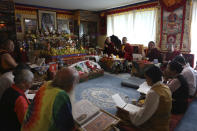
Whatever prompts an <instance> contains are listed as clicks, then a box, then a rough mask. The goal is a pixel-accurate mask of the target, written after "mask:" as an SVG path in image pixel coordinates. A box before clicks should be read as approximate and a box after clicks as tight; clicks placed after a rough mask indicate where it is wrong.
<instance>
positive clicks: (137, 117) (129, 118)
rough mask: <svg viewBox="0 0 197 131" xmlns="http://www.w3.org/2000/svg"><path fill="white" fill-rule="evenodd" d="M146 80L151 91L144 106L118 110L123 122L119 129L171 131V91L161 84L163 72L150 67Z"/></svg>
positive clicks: (146, 72)
mask: <svg viewBox="0 0 197 131" xmlns="http://www.w3.org/2000/svg"><path fill="white" fill-rule="evenodd" d="M145 78H146V82H147V84H148V85H149V86H151V89H150V90H149V91H148V92H147V95H146V99H145V103H144V105H143V106H142V107H138V109H135V110H133V109H132V108H133V107H135V105H132V104H127V105H131V106H130V108H126V109H125V108H118V110H117V116H118V117H120V118H121V119H122V120H123V122H122V123H120V124H119V127H120V128H123V130H124V128H125V126H126V127H127V128H131V129H133V130H138V131H139V130H140V131H169V120H170V113H171V108H172V97H171V91H170V89H169V88H168V87H167V86H166V85H164V84H163V83H162V82H161V80H162V72H161V70H160V69H159V68H158V67H156V66H151V67H149V68H148V69H147V70H146V71H145ZM135 108H136V107H135Z"/></svg>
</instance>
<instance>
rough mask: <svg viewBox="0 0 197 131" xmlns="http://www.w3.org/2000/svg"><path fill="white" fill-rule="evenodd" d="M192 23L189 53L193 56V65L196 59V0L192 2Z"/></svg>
mask: <svg viewBox="0 0 197 131" xmlns="http://www.w3.org/2000/svg"><path fill="white" fill-rule="evenodd" d="M192 2H193V4H192V22H191V53H192V54H194V64H195V65H196V58H197V37H196V34H197V30H196V29H197V0H193V1H192Z"/></svg>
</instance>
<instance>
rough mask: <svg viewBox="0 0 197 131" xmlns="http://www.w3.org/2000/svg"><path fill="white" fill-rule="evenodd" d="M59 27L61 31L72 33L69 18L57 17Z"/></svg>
mask: <svg viewBox="0 0 197 131" xmlns="http://www.w3.org/2000/svg"><path fill="white" fill-rule="evenodd" d="M57 28H58V32H59V33H67V34H70V29H69V20H66V19H57Z"/></svg>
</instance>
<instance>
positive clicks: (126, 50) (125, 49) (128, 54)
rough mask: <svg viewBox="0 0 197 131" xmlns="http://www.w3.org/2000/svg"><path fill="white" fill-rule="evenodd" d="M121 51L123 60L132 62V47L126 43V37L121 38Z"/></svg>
mask: <svg viewBox="0 0 197 131" xmlns="http://www.w3.org/2000/svg"><path fill="white" fill-rule="evenodd" d="M122 50H123V52H124V58H125V59H126V60H128V61H132V60H133V47H132V46H131V45H130V44H129V43H128V42H127V37H123V38H122Z"/></svg>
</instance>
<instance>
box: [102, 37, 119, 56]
mask: <svg viewBox="0 0 197 131" xmlns="http://www.w3.org/2000/svg"><path fill="white" fill-rule="evenodd" d="M103 53H104V54H107V55H108V56H110V55H111V54H116V50H115V46H114V43H112V42H111V40H110V37H107V38H106V40H105V43H104V52H103Z"/></svg>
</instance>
